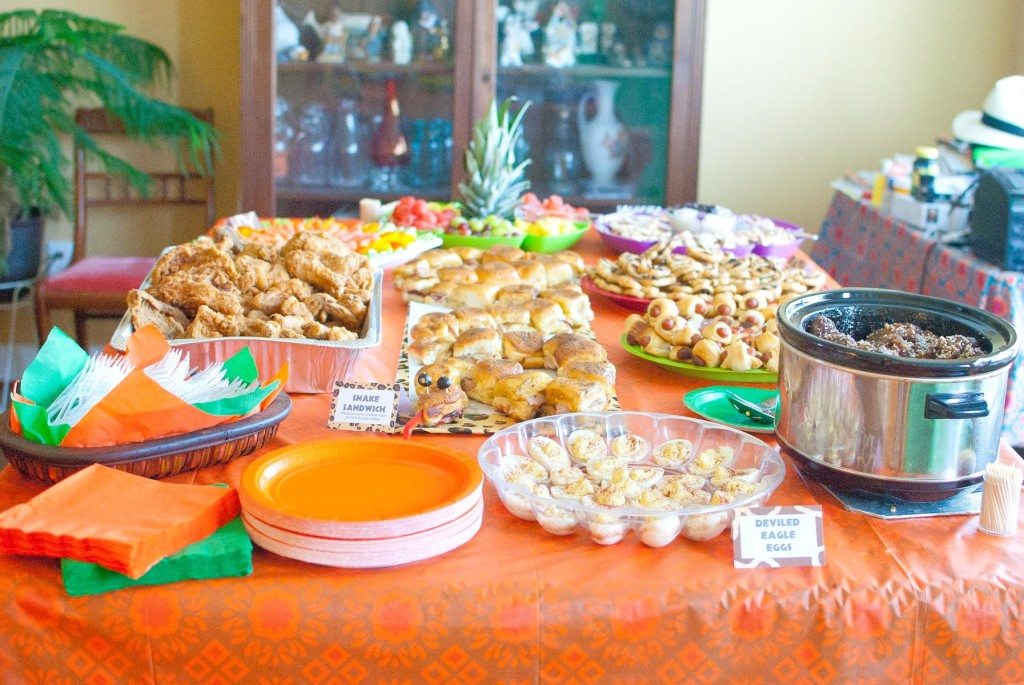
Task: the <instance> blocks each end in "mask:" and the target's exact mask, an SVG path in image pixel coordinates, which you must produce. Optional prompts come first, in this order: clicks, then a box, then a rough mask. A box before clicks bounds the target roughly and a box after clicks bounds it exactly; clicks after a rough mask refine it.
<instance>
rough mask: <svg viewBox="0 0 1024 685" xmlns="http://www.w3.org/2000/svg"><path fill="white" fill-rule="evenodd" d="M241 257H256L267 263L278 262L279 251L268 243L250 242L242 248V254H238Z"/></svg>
mask: <svg viewBox="0 0 1024 685" xmlns="http://www.w3.org/2000/svg"><path fill="white" fill-rule="evenodd" d="M238 256H239V257H255V258H256V259H262V260H263V261H265V262H271V263H274V262H277V261H278V259H279V256H278V250H277V248H276V247H274V246H273V245H268V244H267V243H257V242H254V241H250V242H247V243H245V244H244V245H243V246H242V250H241V252H239V254H238Z"/></svg>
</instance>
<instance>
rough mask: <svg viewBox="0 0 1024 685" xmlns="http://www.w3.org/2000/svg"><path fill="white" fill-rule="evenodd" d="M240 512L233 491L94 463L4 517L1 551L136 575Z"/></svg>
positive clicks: (1, 520) (0, 517) (0, 518)
mask: <svg viewBox="0 0 1024 685" xmlns="http://www.w3.org/2000/svg"><path fill="white" fill-rule="evenodd" d="M238 513H239V504H238V493H237V492H236V491H235V490H231V489H224V488H211V487H208V486H205V485H177V484H172V483H160V482H157V481H154V480H150V479H148V478H142V477H141V476H133V475H131V474H128V473H124V472H122V471H118V470H116V469H112V468H108V467H106V466H100V465H99V464H94V465H92V466H89V467H88V468H85V469H83V470H81V471H79V472H78V473H76V474H74V475H73V476H71V477H69V478H66V479H65V480H62V481H61V482H59V483H57V484H56V485H53V486H52V487H50V488H49V489H48V490H46V491H44V492H42V493H40V494H39V495H37V496H35V497H33V498H32V499H31V500H29V501H28V502H26V503H24V504H18V505H16V506H14V507H11V508H10V509H8V510H7V511H5V512H3V513H0V553H6V554H27V555H32V556H48V557H67V558H70V559H77V560H78V561H88V562H92V563H95V564H99V565H100V566H103V567H104V568H108V569H110V570H111V571H117V572H118V573H123V574H124V575H126V576H128V577H130V578H138V577H140V576H142V575H143V574H144V573H145V572H146V571H148V570H149V569H150V568H152V566H153V565H154V564H156V563H157V562H158V561H160V560H161V559H163V558H164V557H166V556H169V555H171V554H174V553H175V552H177V551H179V550H181V549H182V548H184V547H186V546H187V545H190V544H192V543H194V542H198V541H199V540H202V539H203V538H205V537H207V536H208V535H211V534H212V533H213V532H214V531H215V530H217V529H218V528H220V527H221V526H223V525H224V524H226V523H227V522H228V521H230V520H231V519H233V518H234V517H236V516H238Z"/></svg>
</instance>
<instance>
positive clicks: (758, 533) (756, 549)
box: [732, 505, 825, 568]
mask: <svg viewBox="0 0 1024 685" xmlns="http://www.w3.org/2000/svg"><path fill="white" fill-rule="evenodd" d="M822 520H823V519H822V514H821V507H820V506H818V505H808V506H799V507H741V508H739V509H737V510H736V517H735V518H734V519H733V521H732V540H733V557H734V558H733V565H734V566H735V567H736V568H758V567H767V568H779V567H781V566H824V564H825V533H824V527H823V525H822Z"/></svg>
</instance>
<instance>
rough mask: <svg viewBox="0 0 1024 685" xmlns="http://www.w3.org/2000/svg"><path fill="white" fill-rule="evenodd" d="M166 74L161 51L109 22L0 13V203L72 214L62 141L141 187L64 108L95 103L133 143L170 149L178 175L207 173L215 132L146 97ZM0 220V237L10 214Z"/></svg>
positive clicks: (59, 13)
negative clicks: (68, 139)
mask: <svg viewBox="0 0 1024 685" xmlns="http://www.w3.org/2000/svg"><path fill="white" fill-rule="evenodd" d="M172 73H173V70H172V65H171V60H170V58H169V57H168V56H167V53H166V52H164V51H163V50H162V49H161V48H160V47H159V46H157V45H154V44H153V43H150V42H148V41H145V40H141V39H139V38H135V37H133V36H129V35H127V34H125V33H124V27H123V26H120V25H118V24H114V23H111V22H107V21H103V20H101V19H95V18H92V17H85V16H82V15H79V14H76V13H74V12H69V11H64V10H43V11H41V12H37V11H34V10H16V11H13V12H3V13H0V201H2V203H5V204H7V205H11V204H13V205H15V206H19V207H20V208H21V209H22V210H23V211H24V210H27V209H29V208H33V207H35V208H39V209H41V210H43V211H50V210H53V209H57V210H59V211H61V212H63V213H64V214H65V215H67V216H69V217H70V216H71V214H72V205H71V197H72V194H73V192H72V187H71V183H70V181H69V180H68V175H67V172H68V169H69V168H70V160H69V159H68V158H67V156H66V155H65V154H64V152H63V150H62V149H61V146H60V136H61V135H62V134H67V135H70V136H71V138H72V140H73V141H74V143H75V145H76V146H78V147H80V148H82V149H84V150H85V151H86V152H87V153H89V154H90V155H92V156H93V157H95V158H96V159H98V160H99V161H100V162H101V163H102V164H103V166H104V168H105V169H106V170H107V172H108V173H111V174H115V175H123V176H126V177H127V178H128V179H129V180H130V181H131V183H132V184H133V185H134V186H135V187H136V188H138V189H139V190H140V191H143V192H144V191H145V189H146V188H148V185H149V177H148V176H147V175H146V174H145V173H144V172H142V171H140V170H139V169H137V168H136V167H134V166H133V165H132V164H130V163H129V162H128V161H126V160H125V159H123V158H121V157H118V156H117V155H114V154H112V153H110V152H108V151H106V150H104V149H103V148H102V146H100V145H99V143H98V142H97V141H96V140H95V139H93V138H92V136H90V135H89V134H88V133H87V132H86V131H84V130H83V129H82V128H81V127H79V126H78V125H77V124H76V123H75V119H74V105H73V104H72V103H73V102H78V103H89V102H94V103H98V104H99V105H100V106H102V107H103V108H105V109H106V110H107V112H108V113H109V114H111V115H112V116H113V117H114V118H116V119H119V120H120V121H121V122H123V124H124V127H125V131H126V133H127V134H128V136H130V137H132V138H136V139H140V140H144V141H147V142H150V143H154V144H155V143H164V144H170V145H171V146H172V147H173V149H174V150H175V152H176V154H177V157H178V164H179V166H180V167H181V169H182V170H183V171H192V172H196V173H199V174H204V175H205V174H210V173H212V172H213V166H214V162H215V160H217V159H219V157H220V147H219V144H218V140H217V136H218V134H217V132H216V130H215V129H214V128H213V127H212V126H210V125H209V124H207V123H206V122H203V121H200V120H199V119H197V118H195V117H194V116H192V115H191V114H190V113H189V112H187V111H185V110H184V109H182V108H180V107H177V106H175V105H172V104H170V103H168V102H165V101H163V100H161V99H159V98H157V97H153V96H152V95H150V94H148V93H147V92H146V91H147V90H148V89H151V88H153V87H161V86H166V85H168V84H169V83H170V79H171V76H172ZM0 214H2V216H0V230H2V229H4V228H5V227H6V222H7V220H8V218H9V213H7V212H2V211H0ZM0 257H2V253H0Z"/></svg>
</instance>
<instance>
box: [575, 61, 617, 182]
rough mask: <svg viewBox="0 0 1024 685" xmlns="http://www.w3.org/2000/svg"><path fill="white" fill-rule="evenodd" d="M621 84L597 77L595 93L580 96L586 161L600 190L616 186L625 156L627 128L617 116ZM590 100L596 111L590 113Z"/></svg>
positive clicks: (579, 124) (579, 108) (583, 148)
mask: <svg viewBox="0 0 1024 685" xmlns="http://www.w3.org/2000/svg"><path fill="white" fill-rule="evenodd" d="M618 87H619V84H618V83H616V82H615V81H607V80H604V79H598V80H596V81H594V91H595V93H594V94H592V95H588V96H586V97H584V98H583V99H582V100H580V103H579V106H578V108H577V125H578V127H579V132H580V148H581V149H582V151H583V162H584V163H585V164H586V165H587V171H589V172H590V177H591V180H592V189H593V190H594V191H597V192H601V191H608V190H612V189H614V187H615V175H616V174H618V173H619V169H621V168H622V163H623V162H624V161H625V160H626V149H627V136H626V129H625V127H623V125H622V122H620V121H619V120H618V118H617V117H616V116H615V91H616V90H617V89H618ZM591 101H592V102H593V105H594V108H593V109H594V113H593V116H592V117H588V116H587V109H588V105H589V104H590V102H591Z"/></svg>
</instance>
